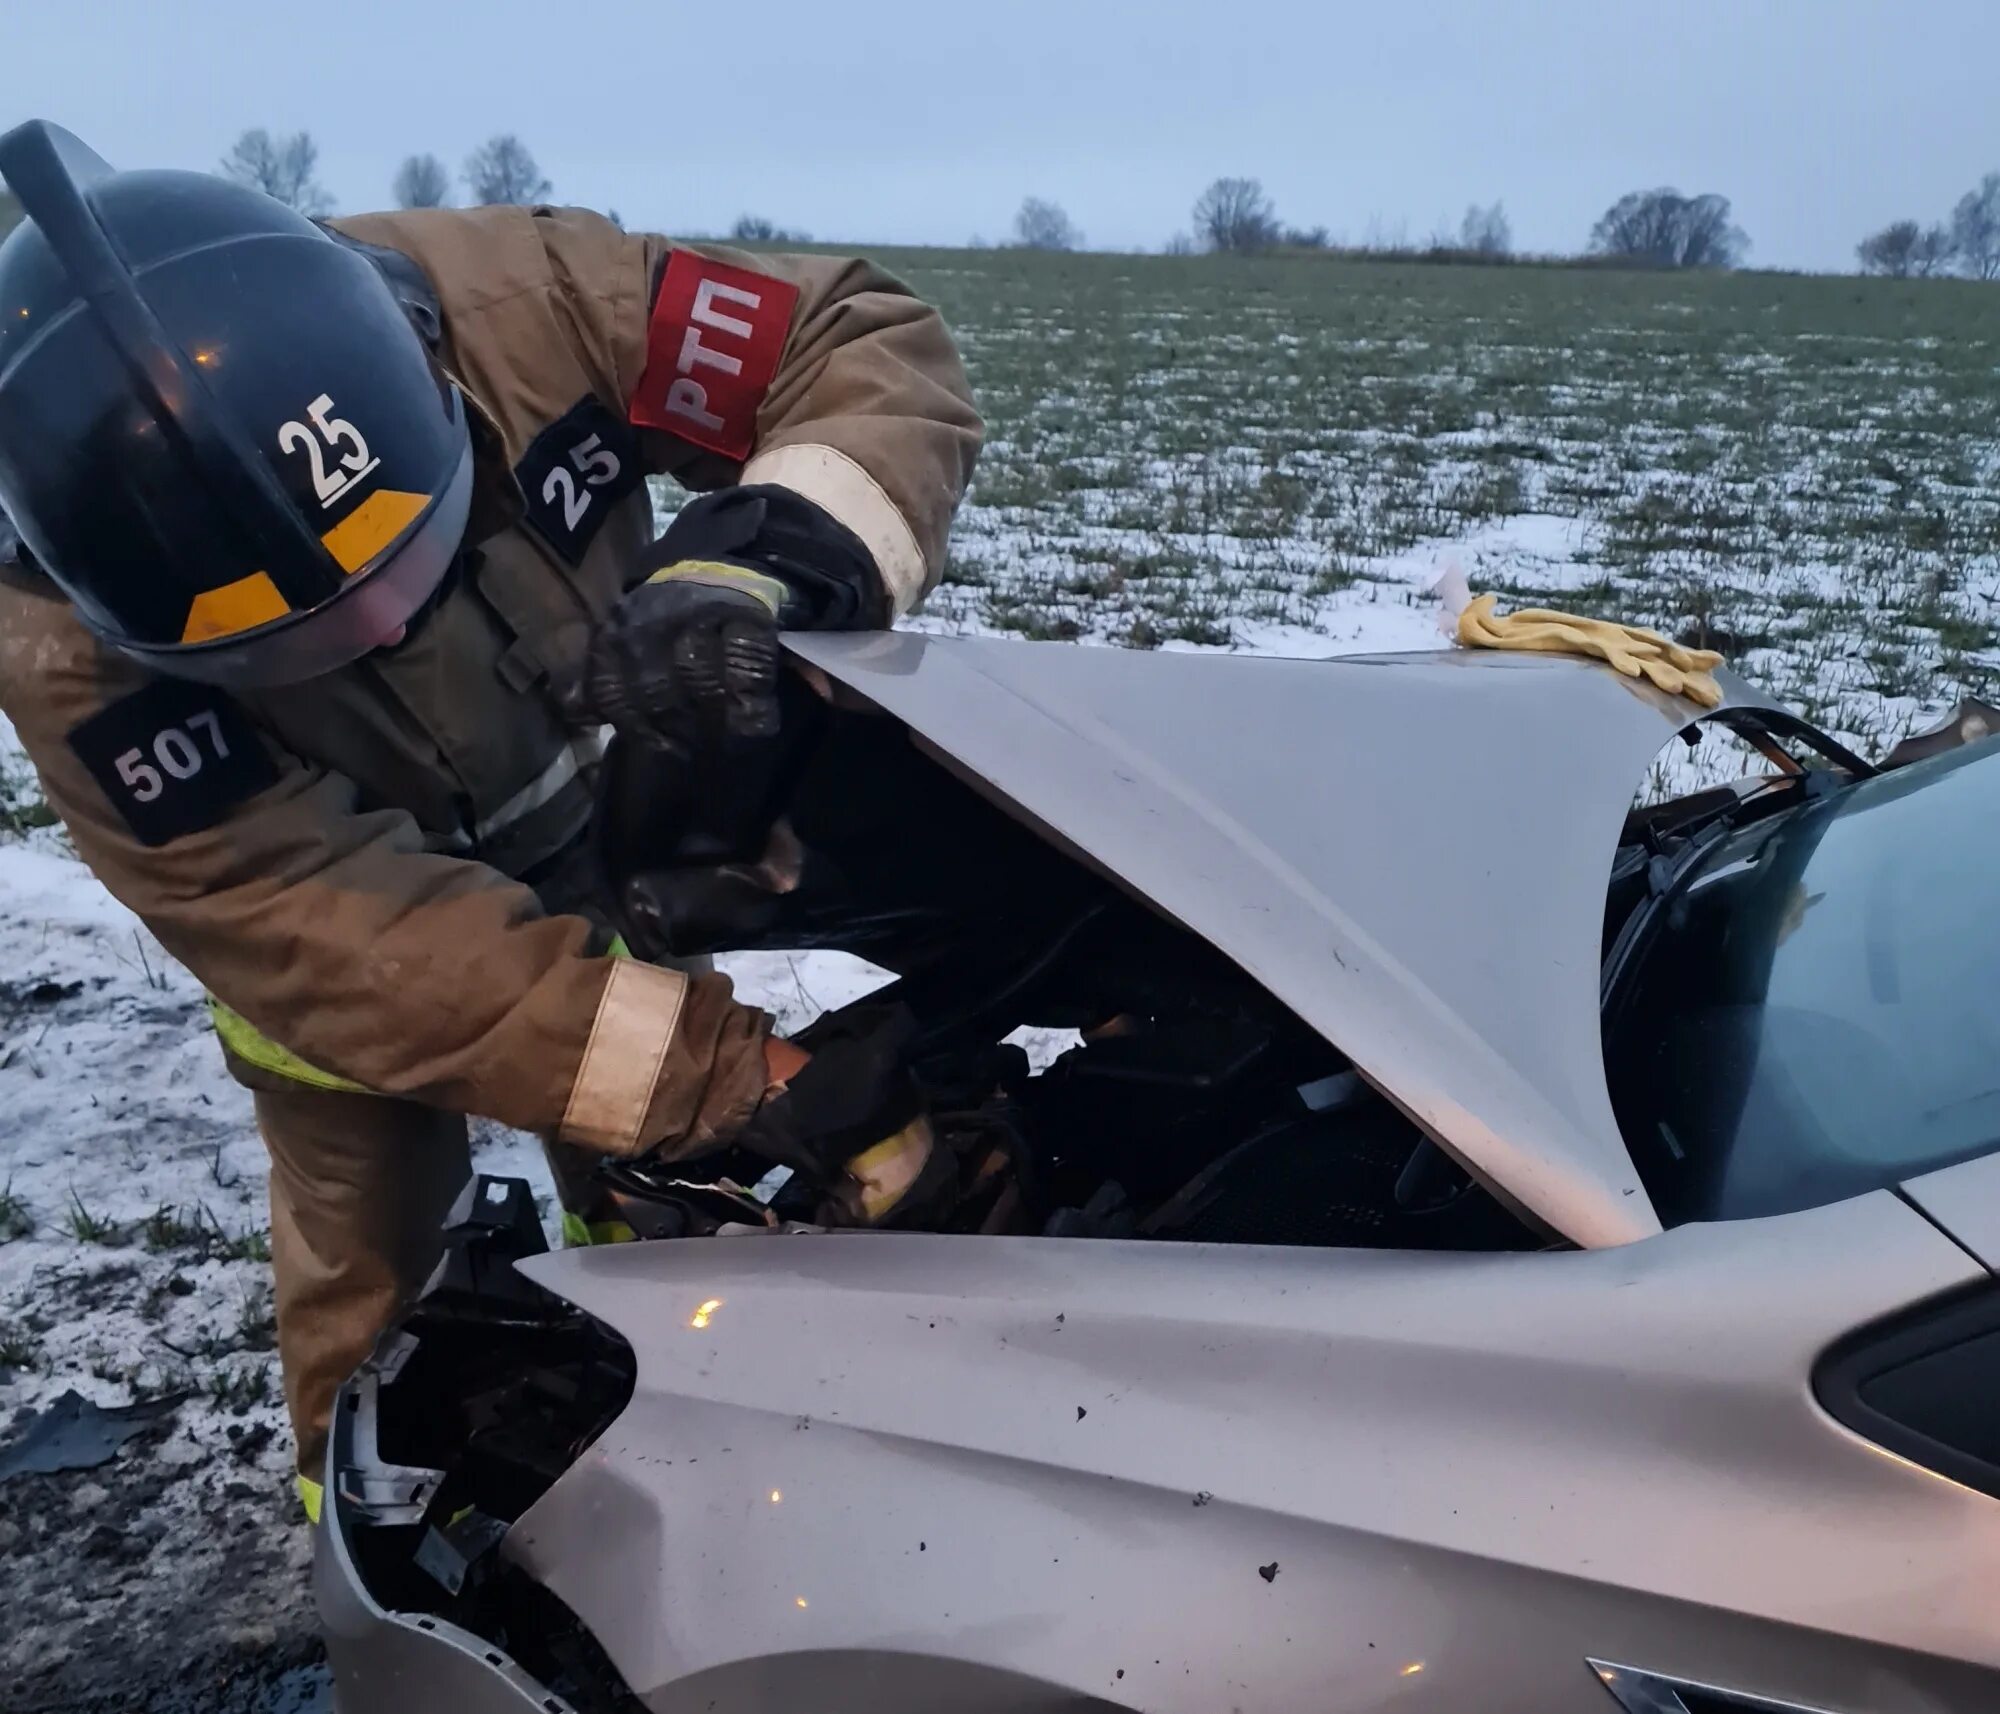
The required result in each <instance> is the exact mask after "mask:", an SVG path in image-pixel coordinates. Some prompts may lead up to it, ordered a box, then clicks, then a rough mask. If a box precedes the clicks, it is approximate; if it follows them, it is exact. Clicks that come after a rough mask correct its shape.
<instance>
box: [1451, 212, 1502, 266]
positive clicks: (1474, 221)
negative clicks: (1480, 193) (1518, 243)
mask: <svg viewBox="0 0 2000 1714" xmlns="http://www.w3.org/2000/svg"><path fill="white" fill-rule="evenodd" d="M1458 247H1459V249H1461V250H1469V251H1470V252H1471V253H1472V254H1473V255H1475V256H1511V255H1513V253H1514V227H1513V223H1512V222H1511V221H1509V220H1508V218H1507V205H1506V204H1505V203H1502V202H1496V203H1495V204H1494V205H1493V206H1492V207H1491V208H1481V207H1480V206H1479V204H1478V203H1476V202H1475V203H1474V204H1473V205H1472V206H1471V207H1470V208H1468V209H1467V210H1466V211H1465V218H1464V219H1463V220H1461V221H1460V222H1459V223H1458Z"/></svg>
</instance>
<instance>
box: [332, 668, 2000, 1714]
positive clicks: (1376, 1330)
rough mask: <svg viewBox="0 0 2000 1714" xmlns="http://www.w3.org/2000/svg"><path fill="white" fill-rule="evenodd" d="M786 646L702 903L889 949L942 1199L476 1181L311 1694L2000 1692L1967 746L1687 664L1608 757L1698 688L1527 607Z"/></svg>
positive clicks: (384, 1390)
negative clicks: (1019, 1041) (767, 785)
mask: <svg viewBox="0 0 2000 1714" xmlns="http://www.w3.org/2000/svg"><path fill="white" fill-rule="evenodd" d="M794 647H795V649H796V652H797V653H798V654H799V655H800V656H802V657H803V658H804V660H805V661H806V662H807V663H809V665H810V666H811V667H813V668H815V669H817V671H818V672H819V673H821V674H824V675H825V677H826V679H827V680H829V681H831V683H832V686H833V687H834V693H835V694H834V697H833V702H832V704H831V705H823V706H825V709H826V711H825V713H824V715H823V717H821V719H820V721H819V725H818V728H817V730H816V732H815V733H814V735H813V738H812V743H813V744H814V745H815V746H818V747H819V751H820V753H819V754H818V755H817V757H816V758H814V761H815V765H813V766H809V767H806V768H804V769H802V770H800V771H799V773H798V775H797V779H798V782H799V783H798V785H797V787H796V790H795V792H794V796H793V798H792V799H791V800H790V801H789V802H788V803H786V804H785V805H784V808H785V811H786V813H787V814H788V815H789V816H790V817H791V819H792V823H793V824H794V825H795V826H796V828H797V830H798V833H799V837H800V841H801V844H802V846H803V848H804V849H805V850H806V851H807V852H808V860H807V864H806V875H807V879H808V882H809V883H810V884H805V885H801V886H800V887H798V888H797V889H796V890H795V896H793V897H790V898H789V899H788V901H787V902H784V903H783V904H782V905H781V906H773V905H772V904H771V901H770V900H768V899H765V900H762V901H759V902H754V903H753V904H745V903H744V902H743V901H740V900H739V901H736V903H735V904H728V903H727V902H726V901H725V906H723V907H714V901H713V899H712V898H709V907H714V908H709V907H704V908H708V917H709V919H710V920H709V921H708V927H707V928H706V930H705V931H704V936H705V938H706V939H707V940H709V941H723V940H729V939H732V938H734V939H737V940H740V941H745V942H754V943H757V944H766V945H781V944H799V945H842V946H848V947H850V948H852V949H853V950H857V951H860V952H863V953H865V954H866V955H867V956H869V957H871V958H874V959H875V960H876V961H877V962H879V963H882V964H884V965H886V966H888V967H889V968H890V969H892V970H894V971H896V972H897V973H898V976H899V978H900V979H899V981H898V983H897V990H898V995H899V997H900V998H902V999H903V1000H904V1001H905V1002H906V1003H907V1004H909V1005H910V1006H911V1008H912V1010H913V1011H914V1012H915V1013H916V1015H917V1017H918V1019H919V1021H920V1023H921V1025H922V1028H923V1032H924V1034H923V1037H922V1041H921V1044H920V1053H919V1071H920V1075H921V1076H922V1077H923V1079H924V1081H925V1084H926V1088H927V1091H928V1092H929V1093H930V1096H931V1102H932V1106H933V1108H934V1110H935V1111H936V1113H937V1115H938V1119H937V1122H938V1124H939V1126H940V1128H941V1130H942V1131H944V1132H946V1133H948V1134H950V1135H951V1136H953V1137H954V1138H955V1139H957V1142H956V1143H955V1144H954V1146H962V1147H964V1148H965V1149H966V1156H965V1158H966V1159H967V1161H968V1162H971V1163H974V1165H973V1167H972V1168H971V1169H969V1178H968V1184H969V1185H971V1186H972V1188H975V1189H976V1188H977V1186H976V1185H972V1181H973V1180H974V1179H976V1180H977V1181H978V1184H987V1183H988V1182H989V1180H990V1183H991V1185H992V1186H993V1187H994V1188H992V1190H991V1193H990V1194H985V1195H971V1196H968V1199H967V1202H966V1211H964V1212H962V1213H960V1214H958V1215H956V1216H954V1218H953V1219H952V1220H951V1221H949V1222H947V1224H948V1225H949V1226H950V1227H951V1229H949V1230H944V1231H935V1232H867V1233H855V1232H814V1231H811V1230H801V1229H800V1228H801V1225H802V1224H804V1223H805V1222H802V1221H801V1220H800V1219H799V1218H798V1216H799V1215H800V1214H801V1213H804V1212H809V1207H810V1205H809V1203H803V1202H798V1201H796V1200H795V1199H796V1198H797V1197H798V1196H799V1194H800V1187H798V1186H797V1185H795V1184H786V1183H784V1182H782V1181H783V1178H784V1175H783V1174H774V1175H767V1176H766V1177H763V1178H758V1177H757V1176H756V1171H755V1168H754V1165H746V1164H745V1163H741V1162H735V1161H731V1160H729V1159H728V1158H727V1157H723V1158H720V1159H718V1160H716V1161H712V1162H705V1163H702V1166H703V1171H702V1172H700V1173H695V1172H692V1171H691V1170H688V1169H686V1168H683V1169H678V1172H677V1173H670V1172H666V1171H651V1172H649V1171H646V1170H644V1169H641V1170H638V1171H635V1172H632V1173H629V1174H627V1175H625V1177H624V1178H623V1179H622V1180H621V1188H620V1194H621V1195H622V1196H624V1197H625V1198H626V1199H627V1204H628V1206H629V1208H630V1209H631V1210H632V1212H633V1216H634V1222H635V1224H637V1225H638V1226H639V1227H640V1229H641V1230H642V1231H646V1232H650V1233H653V1234H655V1235H657V1236H659V1237H660V1238H661V1240H662V1241H657V1242H646V1243H635V1244H627V1245H620V1246H613V1247H607V1248H601V1249H588V1250H572V1251H566V1252H561V1253H554V1254H549V1253H536V1252H540V1251H541V1240H540V1236H539V1230H538V1228H537V1225H536V1221H535V1217H534V1211H533V1209H532V1206H531V1205H530V1203H529V1202H528V1200H527V1197H526V1192H525V1190H524V1188H523V1187H521V1186H518V1185H510V1184H508V1183H504V1182H500V1181H481V1182H480V1183H479V1184H478V1185H476V1186H475V1187H474V1190H473V1192H472V1193H471V1194H470V1195H469V1197H468V1200H467V1203H466V1204H465V1206H464V1207H463V1209H462V1211H461V1213H462V1218H461V1219H460V1220H459V1221H458V1222H457V1224H456V1225H455V1227H454V1229H453V1231H452V1233H451V1234H450V1247H449V1250H448V1253H447V1256H446V1260H445V1262H444V1264H443V1266H442V1268H441V1269H440V1272H439V1275H438V1277H437V1279H436V1281H435V1282H434V1284H433V1287H432V1290H431V1292H430V1293H429V1295H428V1296H427V1297H426V1298H424V1299H423V1300H422V1301H421V1302H419V1303H418V1304H417V1305H416V1306H414V1308H413V1309H412V1310H411V1311H410V1312H409V1313H408V1314H407V1315H406V1316H405V1317H404V1319H403V1320H402V1322H400V1323H399V1324H398V1326H397V1327H396V1328H395V1329H393V1330H392V1331H391V1333H390V1334H389V1335H388V1336H387V1337H386V1338H385V1339H384V1341H383V1343H382V1345H381V1347H380V1349H379V1350H378V1351H377V1353H376V1355H375V1357H374V1358H373V1359H372V1360H371V1362H370V1363H369V1364H368V1365H367V1366H365V1367H364V1368H363V1369H362V1371H361V1372H360V1373H359V1374H358V1375H357V1376H356V1377H355V1379H354V1380H353V1382H352V1383H351V1384H350V1385H349V1387H348V1388H347V1390H346V1391H345V1393H344V1394H343V1396H342V1400H341V1406H340V1412H339V1416H338V1421H337V1427H336V1432H335V1435H334V1442H333V1448H332V1452H331V1455H330V1460H329V1466H328V1470H327V1483H328V1496H329V1498H328V1505H327V1508H326V1513H325V1518H324V1522H323V1525H322V1528H321V1532H320V1539H319V1561H318V1587H319V1597H320V1603H321V1608H322V1612H323V1614H324V1617H325V1622H326V1626H327V1631H328V1643H329V1649H330V1651H331V1655H332V1660H333V1666H334V1672H335V1677H336V1682H337V1686H338V1690H337V1695H338V1698H339V1705H340V1707H342V1708H343V1709H345V1710H347V1711H348V1714H392V1711H395V1710H402V1709H409V1710H418V1709H422V1710H431V1709H443V1710H449V1711H450V1714H502V1711H509V1714H511V1711H516V1710H522V1711H525V1710H541V1711H542V1714H563V1711H564V1710H571V1709H574V1710H579V1711H584V1714H606V1711H612V1710H623V1711H631V1710H653V1711H656V1714H682V1711H687V1714H694V1711H710V1710H712V1711H716V1714H751V1711H758V1714H764V1711H775V1710H783V1711H786V1714H793V1711H800V1714H803V1711H807V1710H810V1711H812V1714H848V1711H852V1714H864V1711H865V1714H935V1711H937V1710H942V1709H951V1710H960V1711H979V1710H992V1711H995V1714H999V1711H1002V1710H1004V1711H1007V1714H1027V1711H1031V1710H1035V1711H1039V1710H1054V1709H1065V1710H1068V1709H1107V1710H1109V1709H1146V1710H1158V1711H1162V1714H1226V1711H1233V1710H1243V1711H1246V1714H1248V1711H1252V1710H1260V1711H1261V1710H1270V1711H1274V1714H1276V1711H1284V1714H1291V1711H1299V1714H1306V1711H1311V1714H1373V1711H1378V1710H1379V1711H1395V1714H1511V1711H1519V1714H1618V1710H1620V1709H1623V1710H1625V1711H1626V1714H1720V1711H1722V1710H1809V1711H1823V1714H1878V1711H1879V1714H1889V1711H1898V1714H1901V1711H1912V1714H1914V1711H1944V1710H1951V1711H1954V1714H1972V1711H1975V1710H1980V1711H1988V1710H1992V1709H1994V1708H1996V1707H2000V1620H1996V1617H1995V1611H1994V1607H1993V1605H1992V1603H1993V1601H1994V1598H1995V1593H1996V1591H2000V1500H1996V1495H2000V1289H1996V1287H1995V1285H1994V1282H1993V1279H1992V1269H1993V1267H1994V1266H1995V1265H1996V1264H2000V1157H1996V1156H1995V1154H1994V1152H1993V1151H1994V1150H1995V1148H1996V1146H2000V982H1996V972H2000V869H1997V868H1996V866H1995V865H1994V863H1993V862H1992V859H1991V855H1990V851H1991V829H1992V828H1993V827H1995V826H1996V825H2000V748H1996V746H1995V745H1993V744H1972V745H1967V746H1964V747H1957V748H1949V749H1947V750H1946V751H1945V752H1944V753H1942V754H1939V755H1937V756H1935V757H1933V758H1931V759H1929V760H1926V761H1922V762H1919V763H1917V764H1915V765H1913V766H1910V767H1907V768H1900V769H1897V770H1895V771H1893V772H1889V773H1885V774H1876V773H1875V772H1874V771H1873V770H1872V769H1870V768H1869V767H1868V766H1867V765H1866V764H1864V763H1862V762H1861V761H1859V760H1858V759H1856V758H1855V757H1853V756H1850V755H1848V754H1847V753H1846V752H1844V751H1842V750H1841V749H1840V748H1839V747H1838V746H1837V745H1834V744H1832V743H1830V742H1829V741H1827V740H1826V739H1824V738H1822V737H1820V736H1819V735H1817V734H1815V733H1813V732H1812V731H1811V730H1810V729H1809V728H1807V727H1805V726H1803V725H1802V724H1801V723H1799V722H1798V721H1796V720H1795V719H1793V718H1791V717H1789V716H1787V715H1786V714H1784V713H1783V712H1782V711H1781V710H1778V709H1775V708H1772V707H1769V706H1767V705H1765V704H1763V703H1761V702H1760V701H1759V700H1758V699H1757V698H1756V697H1755V696H1754V695H1751V694H1750V693H1748V692H1747V691H1746V690H1745V688H1744V687H1743V686H1741V685H1740V684H1735V683H1733V682H1732V683H1731V685H1730V687H1729V688H1730V691H1731V695H1730V697H1729V699H1728V701H1727V702H1726V704H1725V706H1724V707H1723V708H1722V709H1721V710H1719V711H1717V713H1716V714H1715V715H1713V716H1712V717H1710V721H1711V724H1712V723H1718V722H1719V723H1721V724H1723V725H1726V726H1728V727H1730V728H1732V729H1733V730H1734V732H1735V733H1736V735H1737V736H1738V737H1739V738H1741V739H1743V740H1745V741H1747V742H1748V743H1749V744H1750V745H1752V746H1753V747H1754V748H1755V749H1756V750H1758V751H1761V752H1762V753H1763V755H1764V756H1765V757H1767V758H1768V761H1767V762H1766V763H1765V764H1762V765H1760V767H1759V768H1758V770H1757V771H1756V773H1757V777H1756V778H1755V779H1754V781H1751V782H1746V783H1744V784H1740V785H1734V786H1729V787H1723V788H1718V789H1713V790H1707V791H1701V792H1695V793H1692V794H1690V795H1686V796H1683V797H1681V798H1679V799H1676V800H1673V801H1670V802H1667V803H1664V804H1661V805H1658V806H1656V807H1652V808H1648V809H1644V810H1640V811H1635V810H1634V809H1633V808H1632V805H1633V801H1634V796H1635V787H1636V786H1637V785H1638V783H1639V782H1640V781H1641V780H1642V778H1643V777H1644V776H1645V775H1646V773H1647V771H1648V769H1649V766H1650V765H1651V764H1652V763H1653V761H1654V758H1655V757H1656V755H1657V754H1658V753H1659V752H1660V750H1661V749H1662V746H1663V745H1666V744H1669V743H1670V742H1671V741H1672V740H1673V739H1674V737H1675V735H1676V734H1677V733H1684V732H1686V733H1688V734H1690V735H1691V736H1697V737H1698V736H1699V735H1700V733H1699V731H1697V730H1696V729H1695V728H1694V726H1693V723H1694V721H1695V719H1696V716H1697V714H1698V711H1697V710H1695V709H1694V708H1693V707H1692V706H1691V705H1688V704H1684V703H1681V702H1678V701H1676V700H1673V699H1670V698H1667V697H1664V696H1662V695H1659V694H1657V693H1655V692H1653V691H1651V690H1649V689H1647V688H1646V687H1644V686H1638V687H1635V686H1633V685H1631V684H1628V683H1627V682H1626V681H1624V680H1622V679H1620V678H1618V677H1617V676H1615V675H1614V674H1612V673H1610V672H1609V671H1608V670H1605V669H1602V668H1598V667H1593V666H1586V665H1582V664H1578V663H1574V662H1566V661H1554V660H1547V659H1541V658H1530V657H1495V656H1470V655H1448V656H1437V657H1397V658H1394V659H1383V660H1349V661H1338V662H1292V661H1276V660H1268V659H1250V658H1242V657H1231V656H1196V655H1190V654H1150V655H1149V654H1137V653H1126V652H1121V651H1113V650H1103V651H1099V650H1085V649H1077V648H1072V647H1066V646H1060V645H1036V644H1026V643H1004V642H996V641H983V640H971V639H925V638H920V637H913V636H903V635H890V636H882V637H865V638H863V637H842V638H822V639H812V640H805V641H800V642H798V643H796V644H795V645H794ZM704 896H705V897H707V895H704ZM694 914H695V915H700V912H695V913H694ZM1023 1025H1044V1026H1066V1027H1071V1028H1075V1029H1078V1030H1080V1031H1081V1032H1082V1034H1081V1036H1080V1037H1079V1038H1077V1042H1076V1045H1075V1046H1073V1047H1071V1048H1070V1049H1069V1051H1067V1052H1065V1053H1064V1054H1062V1056H1061V1057H1060V1058H1058V1059H1056V1061H1055V1062H1054V1063H1053V1064H1052V1065H1048V1066H1046V1067H1045V1068H1044V1069H1042V1070H1041V1071H1040V1072H1039V1073H1038V1074H1032V1075H1031V1074H1030V1071H1029V1068H1028V1065H1027V1062H1026V1060H1025V1058H1024V1057H1023V1056H1021V1055H1020V1054H1019V1053H1018V1050H1016V1049H1015V1048H1013V1047H1011V1046H1009V1045H1007V1043H1006V1038H1007V1037H1008V1036H1009V1035H1010V1034H1012V1033H1013V1032H1014V1031H1016V1030H1017V1028H1019V1027H1020V1026H1023ZM967 1139H969V1141H967ZM675 1234H679V1235H680V1236H675ZM517 1264H518V1265H517Z"/></svg>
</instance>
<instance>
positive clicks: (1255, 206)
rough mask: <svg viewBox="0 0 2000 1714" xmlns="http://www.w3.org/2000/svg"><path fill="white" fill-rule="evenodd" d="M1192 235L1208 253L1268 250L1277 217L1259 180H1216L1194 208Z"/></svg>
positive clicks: (1276, 231) (1275, 236) (1272, 238)
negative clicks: (1206, 247) (1211, 251)
mask: <svg viewBox="0 0 2000 1714" xmlns="http://www.w3.org/2000/svg"><path fill="white" fill-rule="evenodd" d="M1194 230H1195V236H1196V237H1198V238H1199V239H1200V240H1201V241H1202V243H1204V244H1205V245H1207V246H1208V248H1209V249H1211V250H1225V251H1235V252H1239V253H1241V252H1246V251H1252V250H1268V249H1270V247H1271V246H1272V245H1273V244H1275V243H1277V241H1278V215H1277V211H1276V210H1275V209H1274V208H1272V206H1271V199H1270V198H1269V197H1268V196H1266V195H1265V194H1264V186H1263V183H1262V182H1261V181H1260V180H1258V179H1217V180H1216V181H1215V182H1214V183H1213V184H1212V185H1210V186H1209V187H1208V189H1207V190H1205V191H1203V192H1202V193H1201V195H1200V197H1199V198H1197V199H1196V201H1195V205H1194Z"/></svg>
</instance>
